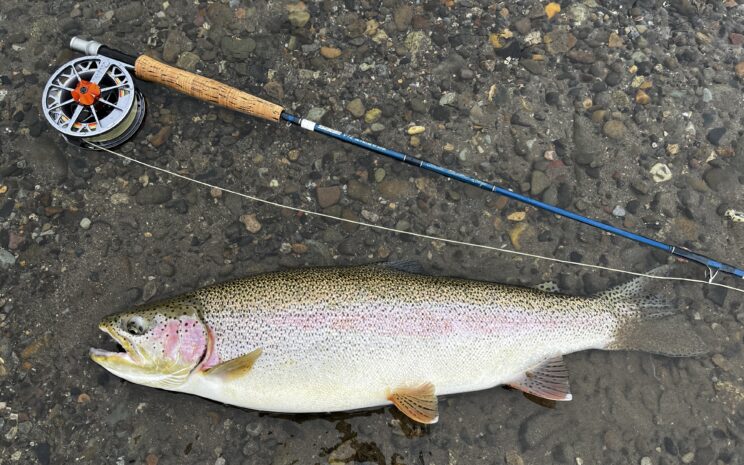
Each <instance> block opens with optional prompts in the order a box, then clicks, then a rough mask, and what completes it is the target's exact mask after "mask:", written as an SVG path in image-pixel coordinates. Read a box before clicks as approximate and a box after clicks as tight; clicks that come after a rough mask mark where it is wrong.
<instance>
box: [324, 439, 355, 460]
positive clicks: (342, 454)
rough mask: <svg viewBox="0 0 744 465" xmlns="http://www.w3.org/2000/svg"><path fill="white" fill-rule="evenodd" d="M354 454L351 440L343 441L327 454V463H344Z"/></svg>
mask: <svg viewBox="0 0 744 465" xmlns="http://www.w3.org/2000/svg"><path fill="white" fill-rule="evenodd" d="M355 454H356V449H354V446H353V445H352V442H351V441H350V440H349V441H344V442H342V443H341V444H340V445H339V446H338V447H337V448H336V449H334V450H333V452H331V453H330V454H328V463H331V464H333V463H346V462H348V461H349V460H351V458H352V457H354V455H355Z"/></svg>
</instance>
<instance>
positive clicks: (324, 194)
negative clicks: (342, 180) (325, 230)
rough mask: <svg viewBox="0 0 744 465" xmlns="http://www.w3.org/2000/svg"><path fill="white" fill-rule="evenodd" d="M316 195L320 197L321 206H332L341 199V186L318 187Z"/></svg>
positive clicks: (319, 204) (319, 203)
mask: <svg viewBox="0 0 744 465" xmlns="http://www.w3.org/2000/svg"><path fill="white" fill-rule="evenodd" d="M315 196H316V197H317V198H318V206H320V208H328V207H332V206H333V205H336V204H337V203H338V202H339V200H341V188H340V187H339V186H329V187H317V188H316V189H315Z"/></svg>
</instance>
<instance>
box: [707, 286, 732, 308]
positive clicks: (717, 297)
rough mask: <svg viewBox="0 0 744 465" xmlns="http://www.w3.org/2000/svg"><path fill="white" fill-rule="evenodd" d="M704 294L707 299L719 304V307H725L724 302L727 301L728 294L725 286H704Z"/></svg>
mask: <svg viewBox="0 0 744 465" xmlns="http://www.w3.org/2000/svg"><path fill="white" fill-rule="evenodd" d="M703 295H704V296H705V298H706V299H708V300H710V301H711V302H713V303H714V304H716V305H718V307H720V308H723V304H725V303H726V296H728V289H726V288H725V287H717V286H716V287H714V286H705V287H703Z"/></svg>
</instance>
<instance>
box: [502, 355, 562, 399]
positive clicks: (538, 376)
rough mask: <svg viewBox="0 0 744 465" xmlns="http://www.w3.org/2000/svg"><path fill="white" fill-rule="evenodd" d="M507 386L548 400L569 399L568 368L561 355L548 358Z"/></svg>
mask: <svg viewBox="0 0 744 465" xmlns="http://www.w3.org/2000/svg"><path fill="white" fill-rule="evenodd" d="M509 386H511V387H513V388H515V389H519V390H520V391H524V392H526V393H528V394H532V395H533V396H537V397H542V398H543V399H549V400H571V387H570V386H569V384H568V368H566V363H565V362H564V361H563V357H562V356H561V355H559V356H557V357H553V358H549V359H547V360H545V361H544V362H542V363H541V364H539V365H538V366H536V367H535V368H533V369H531V370H528V371H527V372H525V374H524V375H523V376H521V377H520V378H518V379H516V380H514V381H512V382H511V383H509Z"/></svg>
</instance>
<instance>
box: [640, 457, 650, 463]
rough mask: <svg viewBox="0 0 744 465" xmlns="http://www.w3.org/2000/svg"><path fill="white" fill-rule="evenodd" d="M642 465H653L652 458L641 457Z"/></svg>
mask: <svg viewBox="0 0 744 465" xmlns="http://www.w3.org/2000/svg"><path fill="white" fill-rule="evenodd" d="M641 465H653V462H652V461H651V457H641Z"/></svg>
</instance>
